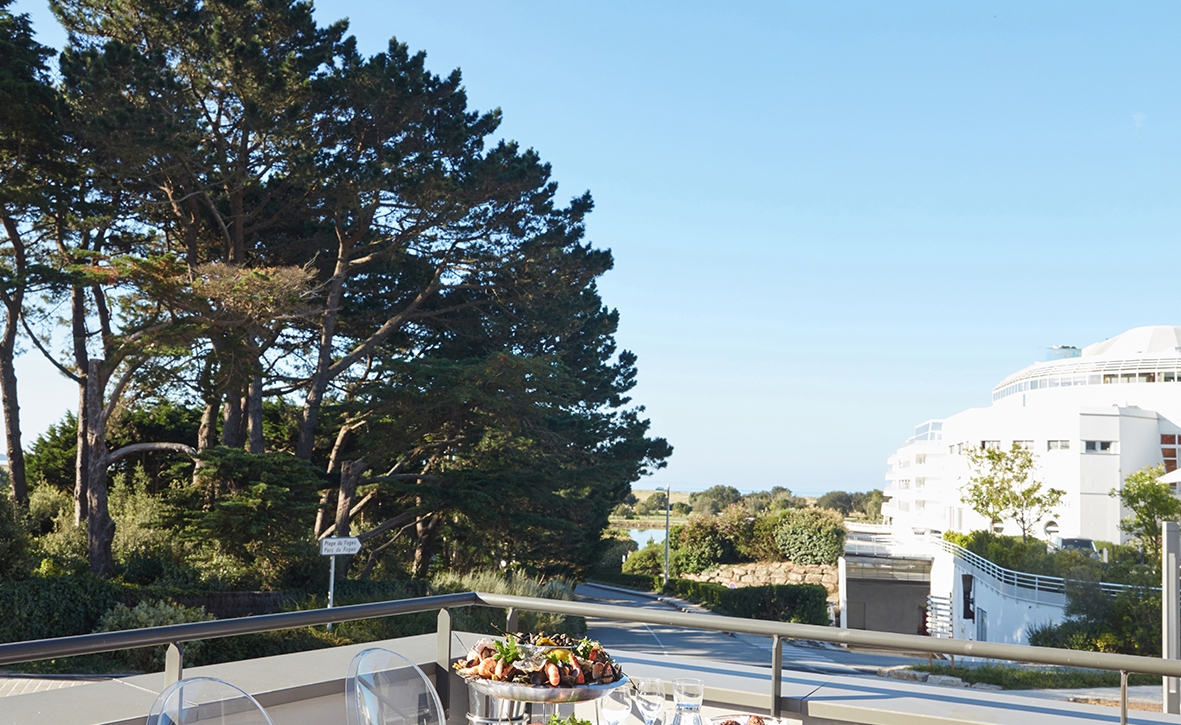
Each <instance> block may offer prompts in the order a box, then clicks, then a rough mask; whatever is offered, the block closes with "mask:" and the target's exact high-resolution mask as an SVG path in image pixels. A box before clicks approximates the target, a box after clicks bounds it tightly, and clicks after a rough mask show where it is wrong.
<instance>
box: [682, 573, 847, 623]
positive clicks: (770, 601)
mask: <svg viewBox="0 0 1181 725" xmlns="http://www.w3.org/2000/svg"><path fill="white" fill-rule="evenodd" d="M664 592H665V593H666V594H672V595H675V596H678V597H682V598H684V599H688V600H690V601H693V602H697V603H699V604H701V605H703V606H705V607H708V608H709V609H710V610H711V611H714V612H716V613H718V614H723V615H726V616H728V617H743V618H746V619H766V620H770V621H773V622H798V623H801V624H820V625H828V624H829V623H830V622H829V618H828V592H827V590H825V588H824V587H822V586H820V585H819V584H774V585H771V586H765V587H735V588H734V589H731V588H730V587H727V586H723V585H721V584H714V583H712V582H698V581H692V580H690V579H669V581H668V585H667V586H665V587H664Z"/></svg>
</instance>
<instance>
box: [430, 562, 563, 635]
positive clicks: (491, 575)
mask: <svg viewBox="0 0 1181 725" xmlns="http://www.w3.org/2000/svg"><path fill="white" fill-rule="evenodd" d="M431 589H432V592H433V593H435V594H447V593H449V592H472V591H474V592H488V593H491V594H513V595H516V596H521V597H538V598H541V599H558V600H562V601H573V600H574V598H575V596H574V583H573V582H571V581H568V580H565V579H560V578H556V579H550V580H548V581H540V580H538V579H535V578H532V577H528V576H525V575H522V574H517V573H514V572H511V571H510V572H498V571H482V572H471V573H468V574H455V573H447V574H441V575H439V576H437V577H435V579H434V580H433V581H432V582H431ZM451 617H452V619H451V623H452V626H453V627H454V628H455V629H459V630H463V631H467V632H483V633H485V634H496V632H497V631H498V630H497V628H499V629H500V630H503V629H504V627H505V626H506V621H507V619H506V617H507V612H505V611H504V610H503V609H493V608H490V607H461V608H457V609H452V610H451ZM517 621H518V627H519V629H520V630H521V631H523V632H563V633H565V634H568V635H570V636H571V637H576V638H577V637H582V636H583V635H584V634H586V620H585V619H583V618H582V617H575V616H570V615H565V614H554V613H551V612H530V611H526V610H522V611H521V612H520V613H519V614H518V615H517Z"/></svg>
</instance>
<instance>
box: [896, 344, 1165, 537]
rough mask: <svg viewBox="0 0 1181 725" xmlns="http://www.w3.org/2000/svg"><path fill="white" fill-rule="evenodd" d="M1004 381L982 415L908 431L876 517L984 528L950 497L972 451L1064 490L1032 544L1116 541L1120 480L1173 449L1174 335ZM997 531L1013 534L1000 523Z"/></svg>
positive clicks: (934, 527)
mask: <svg viewBox="0 0 1181 725" xmlns="http://www.w3.org/2000/svg"><path fill="white" fill-rule="evenodd" d="M1055 350H1056V352H1057V353H1059V354H1060V355H1061V356H1062V357H1061V358H1060V359H1056V360H1051V361H1048V362H1039V363H1034V364H1033V365H1030V366H1029V367H1027V368H1025V369H1023V370H1020V371H1018V372H1016V373H1014V374H1013V375H1010V376H1009V377H1008V378H1006V379H1005V380H1003V381H1001V383H1000V384H999V385H997V386H996V388H994V389H993V393H992V405H991V406H989V407H987V408H972V409H970V410H965V411H963V412H962V413H957V414H955V415H953V416H951V417H949V418H944V419H942V420H931V421H927V422H926V423H923V424H922V425H920V426H918V427H917V428H916V430H915V435H914V436H913V437H912V438H910V439H909V440H908V441H907V442H906V443H905V444H904V445H903V446H902V447H901V448H899V449H898V451H897V452H896V453H895V454H894V455H893V456H891V457H890V459H889V461H888V464H889V472H888V473H887V474H886V479H887V485H886V488H885V490H884V492H885V494H886V495H887V496H888V497H889V500H888V501H887V502H886V504H885V505H884V506H883V507H882V514H883V515H884V516H885V517H886V519H887V521H889V522H890V523H892V524H894V525H895V527H896V528H897V529H901V530H914V531H916V532H922V531H971V530H975V529H983V528H986V527H987V526H988V522H987V521H985V520H984V518H983V517H981V516H979V515H977V514H976V513H975V512H974V511H972V510H971V508H970V507H968V506H967V505H966V504H964V502H963V501H962V500H961V497H960V489H961V488H962V487H963V486H964V485H965V484H966V483H967V481H968V478H969V476H970V472H969V469H968V465H967V460H966V458H965V457H964V456H963V455H962V451H963V450H964V449H965V448H968V447H971V446H988V447H991V446H997V447H1000V448H1003V449H1008V448H1009V447H1010V446H1012V445H1013V443H1014V442H1018V443H1019V444H1021V445H1023V446H1026V447H1028V448H1030V449H1031V450H1033V451H1034V453H1035V454H1036V460H1037V470H1036V472H1035V474H1034V476H1035V478H1036V479H1038V480H1041V481H1044V482H1045V483H1046V485H1048V486H1051V487H1053V488H1059V489H1062V490H1063V491H1065V492H1066V496H1065V498H1064V500H1063V503H1062V505H1061V506H1060V507H1059V508H1058V510H1057V511H1056V512H1055V514H1054V515H1053V516H1052V517H1050V518H1048V519H1046V520H1045V521H1043V522H1042V523H1041V524H1040V525H1039V526H1038V530H1037V532H1036V533H1037V535H1038V536H1039V537H1042V538H1046V537H1048V536H1051V535H1058V536H1063V537H1086V538H1090V539H1098V540H1103V541H1122V540H1123V539H1122V538H1121V537H1122V534H1121V532H1120V531H1119V528H1118V524H1119V520H1120V518H1121V517H1122V516H1123V515H1126V514H1127V512H1126V511H1121V510H1120V506H1119V502H1118V500H1117V499H1115V498H1113V497H1111V496H1110V495H1109V493H1108V492H1109V491H1111V490H1112V489H1118V488H1119V487H1120V486H1121V485H1122V483H1123V478H1124V476H1127V475H1128V474H1130V473H1133V472H1134V471H1136V470H1138V469H1140V468H1143V467H1144V466H1151V465H1156V464H1160V463H1164V464H1165V468H1166V470H1168V471H1172V470H1174V469H1175V468H1176V467H1177V452H1178V450H1181V327H1139V328H1136V329H1134V330H1129V331H1128V332H1125V333H1123V334H1122V335H1119V336H1117V337H1113V338H1111V339H1110V340H1106V341H1104V342H1100V343H1096V344H1094V345H1090V346H1088V347H1085V348H1083V349H1082V350H1076V349H1074V348H1056V349H1055ZM1005 533H1010V534H1019V533H1020V531H1019V530H1018V529H1017V528H1016V526H1015V525H1014V524H1012V523H1011V522H1007V523H1006V529H1005Z"/></svg>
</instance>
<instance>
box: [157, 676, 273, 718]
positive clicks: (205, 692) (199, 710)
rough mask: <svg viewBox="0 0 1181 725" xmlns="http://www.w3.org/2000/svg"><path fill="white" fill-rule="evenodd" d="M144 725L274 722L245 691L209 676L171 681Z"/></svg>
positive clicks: (158, 698)
mask: <svg viewBox="0 0 1181 725" xmlns="http://www.w3.org/2000/svg"><path fill="white" fill-rule="evenodd" d="M146 725H274V723H272V722H271V718H270V717H269V716H267V713H266V711H265V710H263V709H262V705H259V704H258V701H257V700H255V699H254V698H253V697H251V696H250V695H248V694H247V693H246V692H245V691H244V690H242V689H240V688H238V687H235V686H234V685H231V684H230V683H228V682H223V681H222V680H218V679H214V678H212V677H194V678H193V679H191V680H181V681H180V682H174V683H173V684H171V685H169V686H168V687H166V688H165V689H164V691H163V692H161V693H160V696H159V697H157V698H156V702H155V703H153V704H152V709H151V711H150V712H149V713H148V720H147V723H146Z"/></svg>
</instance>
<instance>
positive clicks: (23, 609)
mask: <svg viewBox="0 0 1181 725" xmlns="http://www.w3.org/2000/svg"><path fill="white" fill-rule="evenodd" d="M121 594H122V590H121V588H120V586H119V585H117V584H115V583H112V582H107V581H103V580H102V579H98V578H96V577H93V576H91V575H89V574H81V575H76V576H57V577H32V578H30V579H26V580H24V581H19V582H14V581H7V582H2V583H0V642H22V641H25V640H31V639H49V638H52V637H67V636H70V635H74V634H86V633H88V632H91V631H93V630H94V628H95V626H97V625H98V621H99V618H100V617H102V615H103V614H105V613H106V612H107V611H108V610H109V609H111V607H113V606H115V603H116V602H117V601H119V598H120V595H121Z"/></svg>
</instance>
